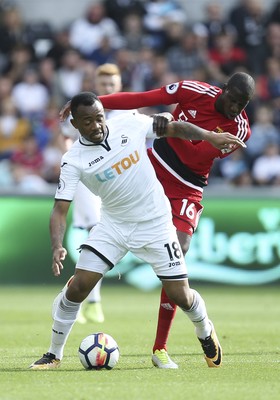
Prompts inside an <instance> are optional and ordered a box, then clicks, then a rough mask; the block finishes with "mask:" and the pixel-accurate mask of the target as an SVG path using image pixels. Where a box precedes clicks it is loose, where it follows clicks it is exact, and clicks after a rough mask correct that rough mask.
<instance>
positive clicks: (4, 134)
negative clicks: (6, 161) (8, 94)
mask: <svg viewBox="0 0 280 400" xmlns="http://www.w3.org/2000/svg"><path fill="white" fill-rule="evenodd" d="M30 133H31V125H30V123H29V121H28V120H27V119H25V118H22V117H20V116H19V113H18V110H17V109H16V106H15V104H14V103H13V101H12V99H11V98H6V99H5V100H3V101H2V102H1V112H0V160H1V159H3V158H10V157H11V155H12V154H13V152H14V151H16V150H17V149H19V148H20V147H21V145H22V143H23V141H24V140H25V138H27V137H28V136H29V135H30Z"/></svg>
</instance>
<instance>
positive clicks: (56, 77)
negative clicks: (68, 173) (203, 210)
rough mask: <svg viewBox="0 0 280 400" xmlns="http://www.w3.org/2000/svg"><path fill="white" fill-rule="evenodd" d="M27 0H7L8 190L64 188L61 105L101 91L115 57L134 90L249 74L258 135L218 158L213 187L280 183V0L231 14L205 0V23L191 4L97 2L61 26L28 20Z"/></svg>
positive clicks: (2, 123)
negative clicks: (106, 66) (104, 67)
mask: <svg viewBox="0 0 280 400" xmlns="http://www.w3.org/2000/svg"><path fill="white" fill-rule="evenodd" d="M18 3H19V2H16V1H13V0H0V193H4V192H7V191H11V190H16V191H19V192H21V193H49V192H50V191H51V192H52V191H54V186H55V184H56V182H57V180H58V175H59V168H60V159H61V156H62V154H63V152H64V151H65V143H64V138H63V135H62V134H61V125H60V122H59V119H58V112H59V110H60V108H61V107H62V105H63V104H65V102H66V101H67V100H69V98H71V97H72V96H73V95H75V94H76V93H78V92H79V91H82V90H94V78H95V70H96V67H97V66H99V65H101V64H103V63H107V62H109V63H116V64H117V65H118V66H119V68H120V70H121V75H122V80H123V90H124V91H145V90H151V89H154V88H157V87H160V86H163V85H166V84H168V83H172V82H176V81H178V80H183V79H184V80H200V81H207V82H209V83H211V84H213V85H217V86H222V85H223V83H224V82H225V81H226V80H227V79H228V77H229V76H230V75H231V74H232V73H234V72H235V71H238V70H243V71H247V72H249V73H250V74H251V75H252V76H253V77H254V78H255V80H256V83H257V86H256V95H255V98H254V99H253V101H252V102H251V103H250V105H249V106H248V107H247V113H248V116H249V119H250V122H251V128H252V137H251V139H250V140H249V142H248V147H247V149H245V150H243V149H240V150H237V151H235V152H234V153H233V154H232V155H231V156H229V157H227V158H225V159H224V160H217V161H216V162H215V164H214V168H213V170H212V173H211V176H210V180H209V186H211V185H214V184H217V183H218V184H219V185H222V186H226V185H228V186H229V187H237V186H238V187H248V188H250V187H272V186H274V187H275V186H276V187H277V186H279V185H280V1H274V2H271V3H270V6H269V7H267V4H266V6H265V5H264V3H265V2H264V1H262V0H231V1H228V2H226V3H227V8H226V11H225V8H224V6H223V2H220V1H219V2H218V1H204V3H205V6H204V7H203V12H202V13H201V15H200V17H199V18H197V19H196V20H195V21H193V20H191V19H190V18H189V17H188V15H187V13H186V11H185V9H184V7H183V2H182V1H181V2H179V1H173V0H153V1H152V0H150V1H145V0H130V1H126V0H104V1H101V2H99V1H92V2H88V3H87V4H86V6H85V7H84V10H83V11H82V12H81V15H79V16H77V17H76V18H75V16H74V15H73V16H72V19H71V20H69V21H67V22H65V23H63V24H60V26H59V27H58V26H57V24H56V25H55V24H52V21H51V19H50V18H48V19H46V20H44V17H42V19H41V20H40V21H30V20H28V19H25V18H24V16H23V15H24V13H23V12H22V10H21V8H20V7H19V4H18ZM66 3H67V4H68V5H69V7H71V6H70V4H71V2H66ZM229 5H231V7H230V6H229ZM69 7H68V13H69ZM190 21H191V22H190ZM165 110H167V111H169V110H171V108H167V107H163V106H159V107H158V108H154V109H151V108H149V109H142V110H140V111H141V112H142V111H143V112H145V113H148V114H151V113H153V112H159V111H165Z"/></svg>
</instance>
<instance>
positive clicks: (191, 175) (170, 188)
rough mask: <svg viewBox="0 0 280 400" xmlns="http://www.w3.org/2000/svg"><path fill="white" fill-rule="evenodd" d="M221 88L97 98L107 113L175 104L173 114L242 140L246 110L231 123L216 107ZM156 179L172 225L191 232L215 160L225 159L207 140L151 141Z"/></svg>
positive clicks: (197, 85) (187, 86) (180, 86)
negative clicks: (169, 206) (152, 142)
mask: <svg viewBox="0 0 280 400" xmlns="http://www.w3.org/2000/svg"><path fill="white" fill-rule="evenodd" d="M221 93H222V90H221V89H220V88H218V87H216V86H212V85H209V84H207V83H205V82H198V81H181V82H176V83H172V84H170V85H167V86H163V87H162V88H160V89H155V90H151V91H148V92H138V93H135V92H134V93H130V92H129V93H125V92H122V93H115V94H112V95H108V96H100V100H101V101H102V103H103V106H104V107H105V108H108V109H120V108H122V109H132V108H140V107H149V106H155V105H159V104H165V105H170V104H177V106H176V108H175V110H174V112H173V116H174V118H175V120H177V121H188V122H190V123H192V124H194V125H197V126H199V127H201V128H204V129H207V130H209V131H215V132H217V133H219V132H230V133H231V134H233V135H236V136H237V137H239V139H241V140H242V141H244V142H246V141H247V140H248V139H249V137H250V135H251V131H250V127H249V122H248V118H247V115H246V112H245V111H242V113H241V114H240V115H238V116H237V117H236V118H235V120H230V119H228V118H226V117H225V116H223V115H222V114H221V113H219V112H218V111H217V110H216V109H215V102H216V100H217V98H218V97H219V96H220V95H221ZM148 154H149V157H150V160H151V162H152V164H153V166H154V168H155V171H156V174H157V177H158V179H159V181H160V182H161V183H162V185H163V188H164V190H165V193H166V195H167V197H168V198H169V200H170V203H171V207H172V213H173V221H174V224H175V226H176V227H177V229H179V230H180V231H185V232H186V233H188V234H191V233H190V231H189V227H190V226H191V227H192V228H193V230H194V229H195V228H196V226H197V223H198V218H199V215H200V214H201V212H202V209H203V207H202V206H201V204H200V201H201V199H202V195H203V187H204V186H206V185H207V179H208V176H209V172H210V169H211V167H212V164H213V161H214V159H215V158H223V157H226V156H227V155H228V154H229V153H227V154H223V153H222V152H221V151H220V150H218V149H216V148H214V147H213V146H212V145H211V144H210V143H208V142H206V141H187V140H183V139H179V138H162V139H160V140H155V141H154V144H153V149H150V150H149V151H148Z"/></svg>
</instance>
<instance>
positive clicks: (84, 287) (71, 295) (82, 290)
mask: <svg viewBox="0 0 280 400" xmlns="http://www.w3.org/2000/svg"><path fill="white" fill-rule="evenodd" d="M90 290H91V288H90V287H89V286H88V283H87V282H84V281H82V280H81V279H73V280H72V282H71V284H70V285H69V287H68V289H67V291H66V298H67V299H68V300H70V301H73V302H77V303H81V302H82V301H83V300H84V299H85V298H86V297H87V295H88V294H89V292H90Z"/></svg>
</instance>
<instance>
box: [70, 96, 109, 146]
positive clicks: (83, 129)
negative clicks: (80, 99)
mask: <svg viewBox="0 0 280 400" xmlns="http://www.w3.org/2000/svg"><path fill="white" fill-rule="evenodd" d="M71 123H72V125H73V126H74V127H75V128H76V129H78V131H79V132H80V134H81V135H82V136H83V137H84V138H85V139H87V140H89V141H90V142H92V143H96V144H98V143H101V142H102V141H103V139H104V136H105V133H106V121H105V115H104V109H103V107H102V104H101V103H100V102H99V101H96V102H95V103H94V104H93V105H92V106H84V105H80V106H79V107H78V109H77V113H76V116H75V118H74V119H72V120H71Z"/></svg>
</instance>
